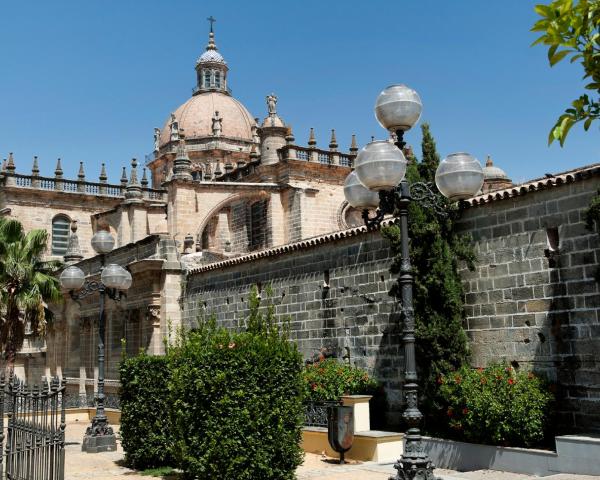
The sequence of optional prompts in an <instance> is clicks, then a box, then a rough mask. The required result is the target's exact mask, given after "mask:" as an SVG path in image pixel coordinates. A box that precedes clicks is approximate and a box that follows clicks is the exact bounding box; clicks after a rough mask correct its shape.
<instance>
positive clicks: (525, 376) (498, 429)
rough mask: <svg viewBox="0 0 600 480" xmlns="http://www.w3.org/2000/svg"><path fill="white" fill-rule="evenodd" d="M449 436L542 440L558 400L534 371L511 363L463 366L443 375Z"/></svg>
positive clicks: (515, 442) (503, 441) (525, 442)
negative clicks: (523, 370) (522, 369)
mask: <svg viewBox="0 0 600 480" xmlns="http://www.w3.org/2000/svg"><path fill="white" fill-rule="evenodd" d="M438 384H439V394H440V398H441V399H442V404H443V405H442V406H441V408H442V410H441V412H440V413H442V414H443V412H444V411H445V412H446V415H445V417H446V419H447V422H448V424H447V426H448V430H447V431H448V435H449V436H451V437H452V438H455V439H457V440H464V441H467V442H474V443H487V444H495V445H505V446H506V445H511V446H527V447H529V446H532V445H536V444H539V443H540V442H541V440H542V439H543V438H544V433H545V431H546V430H547V427H548V414H549V407H550V404H551V402H552V399H553V397H552V394H551V393H550V391H549V389H548V386H547V385H546V383H545V382H544V381H543V380H542V379H540V378H539V377H537V376H536V375H534V374H533V373H532V372H521V371H516V370H515V369H513V368H512V367H510V366H507V365H505V364H496V365H490V366H489V367H487V368H485V369H484V368H478V369H472V368H469V367H463V368H461V369H460V370H458V371H456V372H453V373H451V374H449V375H446V376H444V375H441V376H440V377H439V379H438Z"/></svg>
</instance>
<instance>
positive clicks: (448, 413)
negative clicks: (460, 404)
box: [446, 408, 454, 417]
mask: <svg viewBox="0 0 600 480" xmlns="http://www.w3.org/2000/svg"><path fill="white" fill-rule="evenodd" d="M446 414H447V415H448V416H449V417H451V416H452V415H454V412H453V411H452V409H451V408H449V409H448V411H447V412H446Z"/></svg>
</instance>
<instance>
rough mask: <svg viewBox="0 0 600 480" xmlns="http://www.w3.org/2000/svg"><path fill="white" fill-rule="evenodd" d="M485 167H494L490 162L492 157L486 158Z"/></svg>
mask: <svg viewBox="0 0 600 480" xmlns="http://www.w3.org/2000/svg"><path fill="white" fill-rule="evenodd" d="M485 166H486V167H493V166H494V162H493V161H492V156H491V155H488V156H487V160H486V161H485Z"/></svg>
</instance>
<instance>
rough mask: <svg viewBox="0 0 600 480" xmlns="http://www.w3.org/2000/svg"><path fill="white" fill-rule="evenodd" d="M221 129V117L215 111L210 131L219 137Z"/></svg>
mask: <svg viewBox="0 0 600 480" xmlns="http://www.w3.org/2000/svg"><path fill="white" fill-rule="evenodd" d="M222 131H223V118H221V117H220V116H219V112H218V111H216V112H215V115H214V117H212V133H213V136H215V137H220V136H221V132H222Z"/></svg>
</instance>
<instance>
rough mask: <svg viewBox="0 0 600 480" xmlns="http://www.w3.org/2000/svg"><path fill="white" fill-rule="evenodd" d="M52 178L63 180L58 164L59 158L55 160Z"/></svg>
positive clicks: (61, 170)
mask: <svg viewBox="0 0 600 480" xmlns="http://www.w3.org/2000/svg"><path fill="white" fill-rule="evenodd" d="M54 178H63V169H62V165H61V164H60V158H58V159H57V160H56V168H55V169H54Z"/></svg>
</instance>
